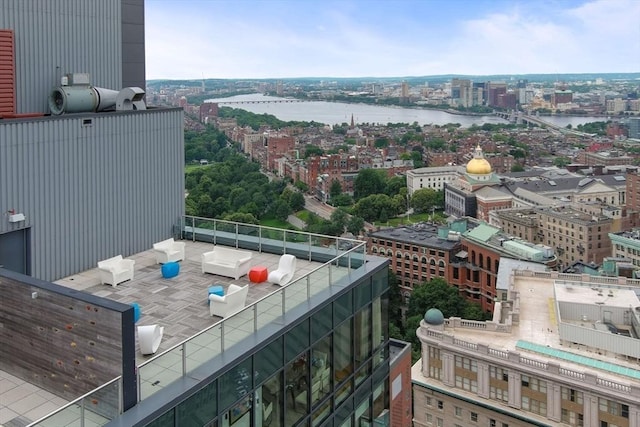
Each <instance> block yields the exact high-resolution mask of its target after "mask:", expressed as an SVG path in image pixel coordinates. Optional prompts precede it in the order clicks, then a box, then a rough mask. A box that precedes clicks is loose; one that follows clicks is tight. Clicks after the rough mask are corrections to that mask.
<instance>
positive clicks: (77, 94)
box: [49, 86, 118, 116]
mask: <svg viewBox="0 0 640 427" xmlns="http://www.w3.org/2000/svg"><path fill="white" fill-rule="evenodd" d="M117 96H118V91H117V90H111V89H103V88H101V87H93V86H60V87H57V88H55V89H54V90H53V91H52V92H51V94H50V95H49V109H51V114H54V115H56V116H57V115H60V114H65V113H88V112H98V111H103V110H105V109H107V108H112V107H113V106H114V105H116V98H117Z"/></svg>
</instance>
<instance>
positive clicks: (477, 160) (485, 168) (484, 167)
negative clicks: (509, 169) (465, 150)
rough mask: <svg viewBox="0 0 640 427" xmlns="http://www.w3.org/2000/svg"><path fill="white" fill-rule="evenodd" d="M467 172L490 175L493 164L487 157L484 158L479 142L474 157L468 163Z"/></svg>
mask: <svg viewBox="0 0 640 427" xmlns="http://www.w3.org/2000/svg"><path fill="white" fill-rule="evenodd" d="M467 173H470V174H473V175H489V174H490V173H491V165H490V164H489V162H488V161H487V159H485V158H484V155H483V154H482V148H480V144H478V146H477V147H476V149H475V150H474V152H473V159H471V160H469V163H467Z"/></svg>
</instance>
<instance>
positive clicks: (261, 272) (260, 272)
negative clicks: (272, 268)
mask: <svg viewBox="0 0 640 427" xmlns="http://www.w3.org/2000/svg"><path fill="white" fill-rule="evenodd" d="M249 281H251V282H253V283H262V282H266V281H267V267H263V266H261V265H257V266H255V267H251V270H249Z"/></svg>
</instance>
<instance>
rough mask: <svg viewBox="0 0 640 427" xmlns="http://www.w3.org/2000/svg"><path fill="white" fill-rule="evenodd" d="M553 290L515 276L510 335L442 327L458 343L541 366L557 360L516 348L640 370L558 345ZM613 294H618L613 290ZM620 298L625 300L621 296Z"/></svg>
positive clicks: (601, 373)
mask: <svg viewBox="0 0 640 427" xmlns="http://www.w3.org/2000/svg"><path fill="white" fill-rule="evenodd" d="M555 286H556V285H555V283H554V282H553V281H552V280H549V279H547V280H544V279H541V278H537V277H533V276H531V277H529V276H514V287H515V289H516V290H517V291H518V292H519V293H520V304H519V309H520V322H519V324H518V325H512V327H511V332H510V333H508V332H496V331H489V330H479V329H477V328H465V327H449V326H446V327H445V333H446V334H454V335H455V338H456V339H457V340H462V341H466V342H469V343H474V344H486V345H489V347H490V348H493V349H496V350H503V351H515V352H519V353H521V354H522V355H525V356H526V357H528V358H531V359H537V360H540V361H542V362H549V361H554V362H555V363H558V361H559V360H558V358H557V357H556V358H554V357H551V356H548V355H545V354H543V353H540V352H533V351H532V352H530V351H525V350H526V349H525V348H524V347H523V346H522V345H518V344H519V343H520V344H522V342H527V343H533V344H535V345H537V346H542V347H545V348H547V349H556V350H562V351H563V352H569V353H573V354H575V355H577V356H583V357H587V358H590V359H593V360H595V361H601V362H606V363H610V364H615V365H619V366H622V367H625V368H630V369H633V370H640V362H636V361H633V360H631V359H627V358H626V357H624V356H622V355H614V354H612V353H608V354H604V353H603V354H598V353H596V352H594V351H590V350H587V349H586V348H585V347H584V346H581V345H578V344H576V345H573V344H567V343H563V344H561V340H560V335H559V333H558V321H557V319H556V311H555V306H556V299H555V296H554V287H555ZM591 292H593V291H591ZM615 292H616V293H617V292H619V291H618V290H616V291H615ZM630 292H631V291H630ZM621 294H622V292H621ZM606 295H607V293H606V291H605V296H606ZM596 297H597V294H596ZM621 297H624V296H623V295H621ZM616 298H617V297H616ZM627 306H628V304H627ZM529 347H534V346H529ZM561 364H562V366H563V367H566V368H568V369H572V370H575V371H578V372H584V371H586V370H588V369H587V366H585V364H582V363H574V362H572V361H570V360H567V359H566V358H565V359H562V360H561ZM598 377H601V378H605V379H609V380H611V381H617V382H620V381H621V380H622V381H623V382H633V380H632V379H631V378H630V377H629V376H624V377H621V376H618V375H615V374H612V373H611V372H607V371H605V370H598Z"/></svg>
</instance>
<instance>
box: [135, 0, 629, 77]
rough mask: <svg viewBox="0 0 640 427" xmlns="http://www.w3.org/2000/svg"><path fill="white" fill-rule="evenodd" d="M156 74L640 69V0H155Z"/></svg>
mask: <svg viewBox="0 0 640 427" xmlns="http://www.w3.org/2000/svg"><path fill="white" fill-rule="evenodd" d="M145 33H146V34H145V44H146V72H147V79H149V80H154V79H202V78H205V79H207V78H220V79H267V78H295V77H408V76H433V75H442V74H462V75H492V74H505V75H518V74H563V73H610V72H640V0H593V1H588V0H340V1H333V0H145Z"/></svg>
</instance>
